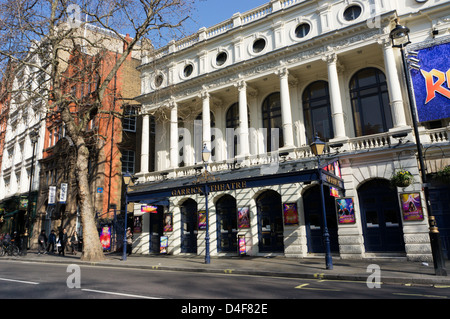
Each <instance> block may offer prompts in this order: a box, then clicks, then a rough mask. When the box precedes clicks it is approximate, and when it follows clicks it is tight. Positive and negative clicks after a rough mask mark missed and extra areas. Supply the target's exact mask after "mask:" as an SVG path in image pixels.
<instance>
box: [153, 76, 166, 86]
mask: <svg viewBox="0 0 450 319" xmlns="http://www.w3.org/2000/svg"><path fill="white" fill-rule="evenodd" d="M163 81H164V77H163V76H162V75H161V74H159V75H157V76H156V77H155V87H157V88H159V87H160V86H161V85H162V84H163Z"/></svg>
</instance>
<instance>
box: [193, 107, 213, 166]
mask: <svg viewBox="0 0 450 319" xmlns="http://www.w3.org/2000/svg"><path fill="white" fill-rule="evenodd" d="M209 119H210V123H211V125H210V127H211V128H214V127H216V120H215V117H214V113H213V112H210V113H209ZM202 122H203V116H202V113H200V114H199V115H197V117H196V118H195V121H194V139H195V138H196V137H197V136H195V135H196V133H195V132H196V131H197V132H199V133H201V132H203V123H202ZM198 137H199V138H200V140H199V141H198V142H200V143H199V144H198V145H201V148H200V152H197V153H196V155H195V160H196V162H197V163H200V162H202V152H201V150H202V149H203V141H202V140H201V138H202V134H199V135H198ZM215 139H216V136H215V135H214V134H213V132H211V157H212V160H214V156H215V155H216V147H215V145H216V142H215ZM195 142H196V141H194V145H195Z"/></svg>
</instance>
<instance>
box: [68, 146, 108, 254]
mask: <svg viewBox="0 0 450 319" xmlns="http://www.w3.org/2000/svg"><path fill="white" fill-rule="evenodd" d="M79 142H81V145H80V143H79ZM83 142H84V141H83V139H82V138H81V137H78V142H76V143H75V145H76V146H77V149H78V151H77V163H76V174H77V179H78V196H79V205H80V211H81V221H82V223H83V254H82V255H81V260H89V261H101V260H104V259H105V256H104V255H103V248H102V245H101V243H100V238H99V235H98V231H97V227H96V225H95V218H94V209H93V207H92V200H91V194H90V187H89V179H88V162H89V150H88V148H87V147H86V145H85V144H84V143H83Z"/></svg>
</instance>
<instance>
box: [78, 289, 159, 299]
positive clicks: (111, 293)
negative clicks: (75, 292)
mask: <svg viewBox="0 0 450 319" xmlns="http://www.w3.org/2000/svg"><path fill="white" fill-rule="evenodd" d="M81 290H83V291H87V292H97V293H100V294H107V295H117V296H122V297H131V298H142V299H162V298H157V297H149V296H141V295H132V294H124V293H120V292H112V291H103V290H94V289H81Z"/></svg>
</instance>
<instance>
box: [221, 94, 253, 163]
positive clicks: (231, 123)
mask: <svg viewBox="0 0 450 319" xmlns="http://www.w3.org/2000/svg"><path fill="white" fill-rule="evenodd" d="M247 118H248V126H250V115H249V112H248V109H247ZM226 128H232V129H234V133H237V132H236V129H238V128H239V103H234V104H233V105H231V106H230V107H229V108H228V110H227V114H226ZM227 134H228V133H227ZM226 138H227V142H229V139H231V136H228V135H227V137H226ZM231 147H233V149H231ZM227 151H228V158H233V157H235V156H236V155H238V136H237V134H233V146H231V143H229V144H228V147H227ZM232 152H233V153H232Z"/></svg>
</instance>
